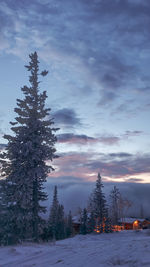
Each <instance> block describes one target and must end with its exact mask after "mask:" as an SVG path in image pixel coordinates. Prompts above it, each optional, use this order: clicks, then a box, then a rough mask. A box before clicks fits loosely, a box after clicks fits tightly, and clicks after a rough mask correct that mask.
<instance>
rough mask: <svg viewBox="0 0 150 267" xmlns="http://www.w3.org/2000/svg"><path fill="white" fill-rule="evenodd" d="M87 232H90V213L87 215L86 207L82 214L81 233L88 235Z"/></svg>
mask: <svg viewBox="0 0 150 267" xmlns="http://www.w3.org/2000/svg"><path fill="white" fill-rule="evenodd" d="M87 233H88V215H87V209H86V208H84V209H83V212H82V214H81V226H80V234H82V235H86V234H87Z"/></svg>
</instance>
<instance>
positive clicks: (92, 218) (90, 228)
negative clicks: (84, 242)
mask: <svg viewBox="0 0 150 267" xmlns="http://www.w3.org/2000/svg"><path fill="white" fill-rule="evenodd" d="M94 230H95V216H94V212H93V211H91V212H90V216H89V220H88V233H92V232H94Z"/></svg>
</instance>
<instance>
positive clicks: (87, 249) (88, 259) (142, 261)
mask: <svg viewBox="0 0 150 267" xmlns="http://www.w3.org/2000/svg"><path fill="white" fill-rule="evenodd" d="M4 266H5V267H7V266H8V267H25V266H26V267H30V266H38V267H50V266H71V267H84V266H85V267H95V266H98V267H100V266H104V267H105V266H107V267H109V266H127V267H143V266H148V267H150V232H149V230H143V231H140V232H135V231H124V232H119V233H112V234H101V235H86V236H82V235H77V236H75V237H74V238H70V239H66V240H62V241H57V242H56V243H55V244H54V243H53V244H52V243H47V244H39V245H37V244H24V245H19V246H9V247H1V248H0V267H4Z"/></svg>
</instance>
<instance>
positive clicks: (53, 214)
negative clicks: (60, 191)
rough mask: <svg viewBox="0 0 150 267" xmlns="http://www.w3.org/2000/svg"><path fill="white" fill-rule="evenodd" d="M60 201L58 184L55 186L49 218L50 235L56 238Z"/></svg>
mask: <svg viewBox="0 0 150 267" xmlns="http://www.w3.org/2000/svg"><path fill="white" fill-rule="evenodd" d="M58 209H59V202H58V197H57V186H55V187H54V194H53V201H52V205H51V208H50V215H49V220H48V225H49V232H50V237H51V238H52V239H56V232H57V222H58Z"/></svg>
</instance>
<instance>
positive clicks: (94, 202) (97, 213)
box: [90, 173, 108, 232]
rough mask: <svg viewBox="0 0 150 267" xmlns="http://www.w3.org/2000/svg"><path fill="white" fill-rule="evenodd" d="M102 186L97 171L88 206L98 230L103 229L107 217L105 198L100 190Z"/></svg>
mask: <svg viewBox="0 0 150 267" xmlns="http://www.w3.org/2000/svg"><path fill="white" fill-rule="evenodd" d="M103 187H104V186H103V183H102V180H101V176H100V173H98V176H97V180H96V186H95V189H94V191H93V193H92V195H91V198H90V208H91V211H92V212H93V215H94V217H95V226H96V228H97V231H98V232H103V231H104V229H103V228H104V226H103V224H104V220H105V219H106V218H107V217H108V209H107V205H106V199H105V195H104V193H103V191H102V189H103Z"/></svg>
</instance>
